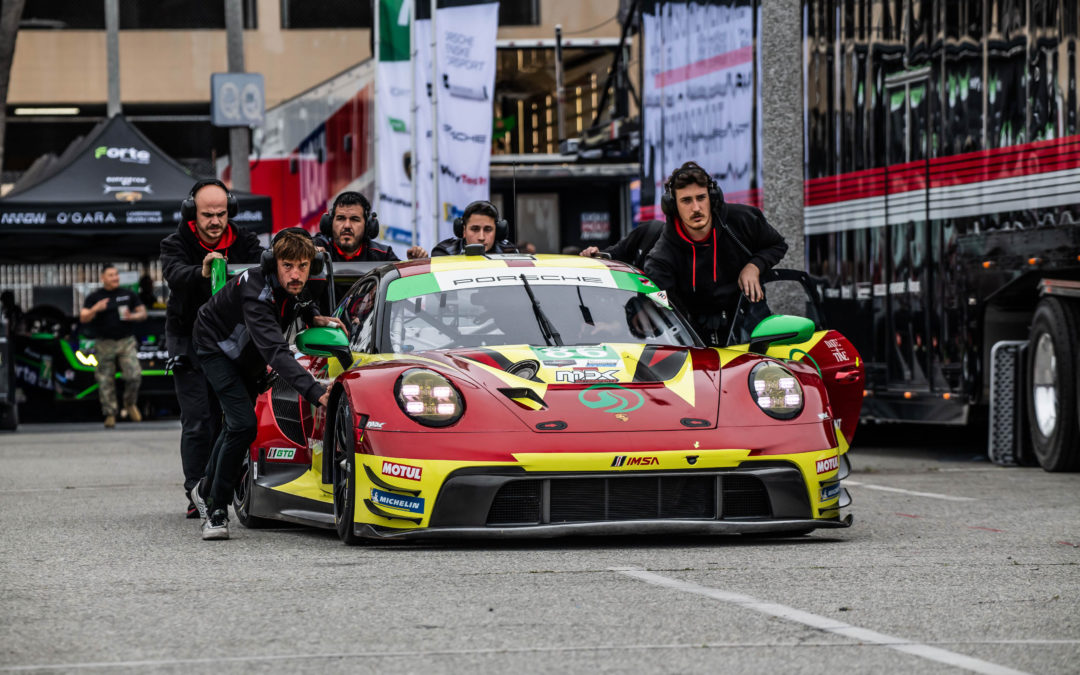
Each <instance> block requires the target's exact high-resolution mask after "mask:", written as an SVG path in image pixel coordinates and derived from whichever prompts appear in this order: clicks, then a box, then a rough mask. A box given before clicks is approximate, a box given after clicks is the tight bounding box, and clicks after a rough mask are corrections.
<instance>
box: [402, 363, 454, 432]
mask: <svg viewBox="0 0 1080 675" xmlns="http://www.w3.org/2000/svg"><path fill="white" fill-rule="evenodd" d="M394 397H395V398H396V399H397V403H398V407H400V408H401V410H402V411H403V412H404V413H405V414H406V415H408V416H409V417H411V418H412V419H414V420H416V421H417V422H419V423H420V424H423V425H425V426H429V427H445V426H447V425H449V424H453V423H454V422H457V421H458V419H459V418H460V417H461V415H462V413H464V412H465V399H464V398H462V397H461V394H460V393H458V390H457V389H455V388H454V385H452V384H450V380H448V379H446V378H445V377H443V376H442V375H440V374H438V373H436V372H434V371H431V370H425V369H423V368H412V369H410V370H406V371H405V372H404V373H402V374H401V377H399V378H398V380H397V384H395V385H394Z"/></svg>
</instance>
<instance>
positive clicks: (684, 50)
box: [642, 0, 761, 218]
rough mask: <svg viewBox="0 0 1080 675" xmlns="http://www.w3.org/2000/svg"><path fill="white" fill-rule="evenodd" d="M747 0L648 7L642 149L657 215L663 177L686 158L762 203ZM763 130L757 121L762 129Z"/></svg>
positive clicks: (735, 197)
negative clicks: (643, 148)
mask: <svg viewBox="0 0 1080 675" xmlns="http://www.w3.org/2000/svg"><path fill="white" fill-rule="evenodd" d="M753 12H754V10H753V8H752V6H751V4H750V3H748V2H740V1H739V0H727V1H722V0H721V1H719V2H718V1H717V0H712V1H711V2H709V3H707V4H698V3H693V2H691V3H682V2H679V3H676V2H656V3H654V11H653V12H652V13H649V12H648V10H646V13H645V14H643V16H642V20H643V28H644V34H645V63H644V73H643V75H644V80H645V81H644V86H643V87H642V89H643V90H644V91H645V100H644V108H645V126H644V134H645V138H644V142H645V154H644V159H643V163H642V174H643V175H644V176H645V178H646V180H650V181H651V182H652V183H653V185H654V187H655V189H654V191H653V194H654V202H653V204H654V208H653V210H652V212H651V213H649V209H648V207H647V206H645V205H642V210H643V214H642V217H643V218H648V217H650V215H651V216H652V217H656V218H662V216H661V215H660V206H659V205H660V198H661V196H662V195H663V187H664V181H665V180H666V178H667V177H668V176H670V175H671V172H672V171H674V170H675V169H676V168H678V167H679V166H680V165H681V164H682V163H683V162H687V161H691V160H692V161H695V162H697V163H698V164H700V165H701V166H702V168H704V169H705V170H706V171H708V172H709V173H710V174H712V176H713V178H715V179H716V181H717V183H719V184H720V187H721V189H723V190H724V197H725V199H726V200H728V201H732V202H742V203H747V204H753V205H754V206H759V207H760V206H761V189H760V188H761V181H760V174H759V172H760V169H759V167H760V165H761V163H760V162H759V161H757V160H758V157H757V153H758V152H759V149H760V147H761V143H760V138H755V134H754V129H755V125H754V124H753V121H754V115H755V109H760V106H759V105H755V91H759V90H760V88H759V87H755V86H754V77H755V73H756V69H755V67H754V57H755V50H754V15H753ZM758 133H759V134H760V128H759V130H758Z"/></svg>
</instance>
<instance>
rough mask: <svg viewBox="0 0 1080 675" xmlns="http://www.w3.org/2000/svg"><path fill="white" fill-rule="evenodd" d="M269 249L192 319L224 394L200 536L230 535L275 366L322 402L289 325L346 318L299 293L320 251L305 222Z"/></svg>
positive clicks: (201, 492) (323, 395)
mask: <svg viewBox="0 0 1080 675" xmlns="http://www.w3.org/2000/svg"><path fill="white" fill-rule="evenodd" d="M271 248H272V250H271V251H267V252H264V253H263V254H262V256H261V259H260V263H259V266H258V267H253V268H250V269H248V270H246V271H244V272H243V273H242V274H240V275H239V276H237V277H235V278H234V279H230V280H229V282H228V283H227V284H226V285H225V287H224V288H222V289H221V290H220V291H218V292H217V294H215V295H214V296H213V297H212V298H210V300H209V301H208V302H207V303H206V304H205V305H203V306H202V308H201V309H200V310H199V314H198V316H197V317H196V319H195V329H194V332H193V336H194V342H195V349H196V351H197V352H198V355H199V359H200V360H201V361H202V363H203V370H204V372H205V373H206V379H207V380H209V381H210V386H211V387H213V389H214V393H215V394H217V397H218V400H219V401H220V402H221V410H222V412H223V413H224V418H225V420H224V426H223V427H222V430H221V433H220V434H218V438H217V441H216V442H215V443H214V449H213V451H212V452H211V453H210V461H209V462H208V463H207V466H206V475H205V476H204V477H203V479H202V480H200V481H199V482H198V484H196V486H195V487H194V488H193V489H192V490H191V495H190V496H191V499H192V501H193V502H195V505H196V507H197V508H198V509H199V513H200V515H202V516H203V517H204V518H205V520H204V522H203V527H202V538H203V539H228V538H229V518H228V506H229V502H231V501H232V497H233V489H234V487H235V482H236V477H237V474H238V472H239V470H240V467H241V465H242V464H243V461H244V453H245V452H247V451H248V447H249V446H250V445H251V443H252V442H253V441H254V440H255V436H256V431H257V424H258V420H257V418H256V417H255V405H254V403H255V397H256V396H257V395H258V393H259V385H260V383H261V382H262V381H263V379H264V376H265V374H266V367H267V366H269V367H270V368H272V369H273V370H274V371H275V372H276V373H277V374H278V376H279V377H281V378H282V379H283V380H284V381H286V382H288V383H289V384H290V385H291V386H292V387H293V389H295V390H296V391H297V392H299V393H300V395H301V396H303V398H304V400H306V401H307V402H308V403H310V404H311V405H315V406H325V405H326V403H327V400H328V399H329V396H330V394H329V392H328V391H327V389H326V387H324V386H323V385H322V384H320V383H319V382H318V381H316V380H315V378H314V377H312V376H311V374H310V373H308V371H306V370H304V368H303V367H302V366H301V365H300V364H299V363H297V361H296V359H295V358H294V357H293V354H292V352H291V351H290V350H289V343H288V342H287V341H286V340H285V331H286V330H287V329H288V327H289V326H290V325H292V323H293V322H294V321H295V320H296V318H297V317H299V318H301V319H302V320H303V321H304V322H305V323H306V324H307V325H309V326H337V327H339V328H341V329H342V330H344V328H345V326H344V325H343V324H342V323H341V320H340V319H338V318H336V317H329V316H319V315H317V314H316V313H315V307H314V304H313V303H310V302H304V301H302V300H301V299H300V298H299V297H298V296H299V295H300V293H301V291H303V290H304V285H305V284H306V283H307V281H308V277H309V276H310V275H311V274H316V275H317V274H319V273H320V272H321V271H322V266H323V259H322V257H321V256H319V257H318V258H316V256H318V255H319V254H318V252H317V251H316V250H315V243H314V242H313V241H312V239H311V237H310V235H308V233H307V232H305V231H304V230H302V229H300V228H290V229H287V230H282V231H281V232H279V233H278V234H277V235H275V236H274V239H273V241H272V243H271Z"/></svg>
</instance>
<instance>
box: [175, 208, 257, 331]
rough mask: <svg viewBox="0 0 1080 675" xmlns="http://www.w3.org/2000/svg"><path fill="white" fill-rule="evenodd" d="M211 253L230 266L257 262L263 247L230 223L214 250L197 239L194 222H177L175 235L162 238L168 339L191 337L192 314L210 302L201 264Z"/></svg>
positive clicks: (193, 315)
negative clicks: (167, 299) (231, 264)
mask: <svg viewBox="0 0 1080 675" xmlns="http://www.w3.org/2000/svg"><path fill="white" fill-rule="evenodd" d="M211 251H218V252H220V253H221V254H222V255H224V256H225V257H226V258H227V259H228V261H229V262H230V263H257V262H259V256H260V255H261V254H262V251H263V248H262V246H261V245H260V244H259V238H258V237H256V236H255V235H254V234H252V233H251V232H248V231H247V230H245V229H243V228H241V227H237V226H236V225H234V224H232V223H229V226H228V227H227V228H226V230H225V233H224V234H222V235H221V239H220V240H218V243H217V246H215V247H211V246H209V245H207V244H205V243H203V241H202V240H201V239H199V237H198V235H197V234H195V224H194V223H193V222H188V223H180V226H179V227H178V228H176V232H173V233H172V234H170V235H169V236H167V237H165V238H164V239H162V240H161V271H162V274H163V275H164V277H165V281H166V282H167V283H168V284H169V304H168V308H167V309H166V310H165V334H166V335H167V336H172V337H183V338H190V337H191V328H192V326H194V325H195V314H196V313H197V312H198V311H199V308H200V307H202V306H203V304H204V303H205V302H206V301H207V300H209V299H210V279H209V278H208V277H204V276H203V275H202V262H203V258H205V257H206V254H207V253H209V252H211Z"/></svg>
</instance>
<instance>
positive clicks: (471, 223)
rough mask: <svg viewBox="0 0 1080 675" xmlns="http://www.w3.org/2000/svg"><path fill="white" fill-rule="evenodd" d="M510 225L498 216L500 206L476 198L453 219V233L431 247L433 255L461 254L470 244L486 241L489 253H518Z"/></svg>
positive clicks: (485, 249) (486, 250)
mask: <svg viewBox="0 0 1080 675" xmlns="http://www.w3.org/2000/svg"><path fill="white" fill-rule="evenodd" d="M508 229H509V227H508V225H507V223H506V221H505V220H503V219H501V218H499V210H498V209H496V208H495V205H494V204H492V203H491V202H489V201H477V202H473V203H471V204H469V205H468V206H466V207H465V211H464V213H462V214H461V217H460V218H455V219H454V236H453V237H450V238H449V239H443V240H442V241H440V242H439V243H438V244H436V245H435V248H433V249H432V250H431V257H433V258H434V257H435V256H438V255H460V254H462V253H464V252H465V246H466V245H468V244H483V245H484V251H485V252H487V253H517V252H518V250H517V246H514V244H513V243H512V242H510V241H508V240H507V239H506V235H507V230H508Z"/></svg>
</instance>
